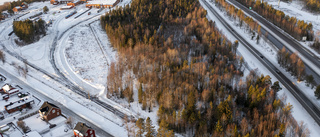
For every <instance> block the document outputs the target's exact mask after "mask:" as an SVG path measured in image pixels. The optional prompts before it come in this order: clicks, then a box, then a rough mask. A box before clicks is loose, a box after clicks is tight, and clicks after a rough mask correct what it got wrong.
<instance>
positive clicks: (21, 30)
mask: <svg viewBox="0 0 320 137" xmlns="http://www.w3.org/2000/svg"><path fill="white" fill-rule="evenodd" d="M13 32H14V33H15V34H16V35H17V36H18V37H19V39H20V40H22V41H23V42H25V43H27V44H29V43H32V42H35V41H38V40H39V39H40V37H41V36H43V35H46V23H45V21H43V20H42V19H39V20H38V21H31V20H29V19H27V20H24V21H13Z"/></svg>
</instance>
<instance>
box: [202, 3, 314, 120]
mask: <svg viewBox="0 0 320 137" xmlns="http://www.w3.org/2000/svg"><path fill="white" fill-rule="evenodd" d="M202 2H203V3H204V4H205V5H206V7H208V8H209V10H210V12H212V13H213V14H214V15H215V16H216V17H217V18H218V19H219V21H220V22H221V23H222V24H223V25H224V27H225V28H227V30H228V31H229V32H230V33H231V34H232V35H234V37H235V38H237V39H238V40H239V42H240V43H241V44H243V45H244V46H245V47H246V48H247V49H248V50H249V51H250V52H251V53H252V54H253V55H254V56H255V57H256V58H257V59H258V60H259V61H260V62H261V63H262V64H263V65H264V66H265V67H266V68H267V69H268V70H269V71H270V72H271V73H272V74H273V75H274V76H275V77H276V78H277V79H278V80H279V82H281V83H282V84H283V86H284V87H285V88H286V89H288V91H290V93H291V94H292V95H293V96H294V97H295V98H296V99H297V100H298V101H299V103H300V104H301V105H302V106H303V107H304V108H305V110H306V111H307V112H308V113H309V114H310V116H311V117H312V118H313V119H314V120H315V122H316V123H317V124H318V125H320V111H319V108H318V107H316V106H315V105H314V104H313V103H312V102H311V101H310V100H309V99H308V98H307V97H306V96H305V95H304V94H303V92H302V91H301V90H300V89H299V88H297V87H296V86H295V85H294V84H292V82H291V81H290V80H289V79H288V78H287V77H286V76H285V75H283V74H282V73H281V72H279V71H278V72H277V68H276V67H275V66H274V65H273V64H272V63H271V62H270V61H269V60H268V59H266V58H261V56H262V54H261V53H260V52H259V51H258V50H256V49H255V48H254V47H253V46H252V45H251V44H249V43H248V42H247V41H246V40H245V39H244V38H243V37H242V36H241V35H240V34H238V33H237V32H236V31H234V30H233V29H232V27H231V26H230V25H229V24H228V23H227V22H226V21H225V20H224V19H223V18H222V17H221V16H220V15H219V14H218V13H217V12H216V11H215V10H214V9H213V8H212V7H211V6H210V5H209V4H208V3H207V1H206V0H202Z"/></svg>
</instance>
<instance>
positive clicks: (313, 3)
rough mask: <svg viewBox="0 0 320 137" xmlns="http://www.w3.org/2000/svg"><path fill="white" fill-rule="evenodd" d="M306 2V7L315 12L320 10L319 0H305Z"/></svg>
mask: <svg viewBox="0 0 320 137" xmlns="http://www.w3.org/2000/svg"><path fill="white" fill-rule="evenodd" d="M303 1H304V2H305V4H306V8H307V9H308V10H310V11H313V12H320V1H319V0H303Z"/></svg>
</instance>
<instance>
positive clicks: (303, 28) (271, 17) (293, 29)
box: [237, 0, 314, 41]
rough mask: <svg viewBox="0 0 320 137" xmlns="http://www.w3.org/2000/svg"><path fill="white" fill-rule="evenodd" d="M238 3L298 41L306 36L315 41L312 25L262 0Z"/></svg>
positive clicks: (239, 0) (240, 0) (247, 0)
mask: <svg viewBox="0 0 320 137" xmlns="http://www.w3.org/2000/svg"><path fill="white" fill-rule="evenodd" d="M237 1H238V2H239V3H241V4H243V5H245V6H247V7H252V8H253V10H254V11H256V12H257V13H258V14H260V15H261V16H263V17H264V18H266V19H267V20H268V21H270V22H272V23H273V24H274V25H276V26H278V27H279V28H281V29H283V30H284V31H286V32H287V33H288V34H289V35H291V36H292V37H294V38H296V39H297V40H302V37H304V36H306V37H307V40H309V41H313V39H314V32H313V25H312V23H308V22H305V21H304V20H298V19H297V18H296V17H290V16H288V15H285V14H284V12H282V11H280V10H276V9H274V8H273V7H272V5H269V4H268V3H267V2H261V0H237Z"/></svg>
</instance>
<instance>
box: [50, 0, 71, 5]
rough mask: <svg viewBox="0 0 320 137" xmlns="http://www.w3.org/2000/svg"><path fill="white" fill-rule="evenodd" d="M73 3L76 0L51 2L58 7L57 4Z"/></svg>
mask: <svg viewBox="0 0 320 137" xmlns="http://www.w3.org/2000/svg"><path fill="white" fill-rule="evenodd" d="M73 1H74V0H50V3H51V4H53V5H56V4H67V3H70V2H73Z"/></svg>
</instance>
